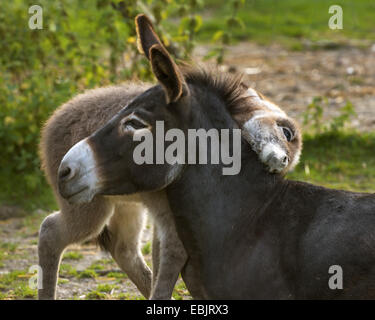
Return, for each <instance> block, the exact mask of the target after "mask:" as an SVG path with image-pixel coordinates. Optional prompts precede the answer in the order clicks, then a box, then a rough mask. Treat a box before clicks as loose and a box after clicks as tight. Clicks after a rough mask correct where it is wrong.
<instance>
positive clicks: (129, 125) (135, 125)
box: [123, 118, 148, 131]
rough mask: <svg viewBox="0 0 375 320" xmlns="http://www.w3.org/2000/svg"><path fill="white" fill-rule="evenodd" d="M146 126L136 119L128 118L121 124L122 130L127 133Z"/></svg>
mask: <svg viewBox="0 0 375 320" xmlns="http://www.w3.org/2000/svg"><path fill="white" fill-rule="evenodd" d="M147 127H148V125H147V124H146V123H144V122H142V121H140V120H138V119H135V118H130V119H127V120H125V121H124V122H123V129H124V130H129V131H135V130H140V129H144V128H147Z"/></svg>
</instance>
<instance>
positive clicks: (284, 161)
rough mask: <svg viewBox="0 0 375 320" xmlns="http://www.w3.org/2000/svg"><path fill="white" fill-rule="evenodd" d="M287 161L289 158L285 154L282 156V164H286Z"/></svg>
mask: <svg viewBox="0 0 375 320" xmlns="http://www.w3.org/2000/svg"><path fill="white" fill-rule="evenodd" d="M288 162H289V158H288V157H287V156H285V157H284V158H283V164H288Z"/></svg>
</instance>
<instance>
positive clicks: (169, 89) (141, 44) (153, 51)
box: [135, 14, 188, 103]
mask: <svg viewBox="0 0 375 320" xmlns="http://www.w3.org/2000/svg"><path fill="white" fill-rule="evenodd" d="M135 25H136V29H137V35H138V49H139V50H140V51H141V52H142V51H143V53H144V54H145V56H146V57H147V59H149V60H150V62H151V67H152V71H153V73H154V74H155V76H156V78H157V79H158V80H159V82H160V84H161V85H162V86H163V88H164V91H165V92H166V100H167V103H170V102H176V101H177V100H178V99H179V98H180V97H181V95H182V93H183V91H184V90H185V91H187V90H188V89H187V86H186V84H185V81H184V77H183V76H182V73H181V71H180V69H179V68H178V67H177V65H176V63H175V62H174V61H173V59H172V58H171V56H170V55H169V53H168V51H167V50H166V49H165V47H164V46H163V44H162V43H161V41H160V39H159V37H158V36H157V34H156V33H155V31H154V28H153V27H152V23H151V21H150V19H149V18H147V16H145V15H144V14H139V15H137V16H136V18H135Z"/></svg>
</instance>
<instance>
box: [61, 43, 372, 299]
mask: <svg viewBox="0 0 375 320" xmlns="http://www.w3.org/2000/svg"><path fill="white" fill-rule="evenodd" d="M143 42H144V43H146V46H145V47H144V51H145V54H146V55H147V56H148V57H149V58H150V61H151V65H152V69H153V71H154V73H155V75H156V77H157V78H158V80H159V82H160V84H161V85H159V86H154V87H152V88H150V89H148V90H146V91H145V92H143V93H141V94H139V95H138V96H136V97H135V98H134V99H133V100H132V101H131V102H130V103H129V104H128V105H127V106H126V107H125V108H123V109H122V110H120V111H119V113H118V114H117V115H116V116H115V117H113V118H112V119H111V120H110V121H109V122H108V123H107V124H105V125H104V126H103V127H102V128H100V129H98V130H97V131H95V132H94V133H93V134H91V135H90V136H89V137H88V138H86V139H84V140H82V141H81V142H79V143H78V144H77V145H75V146H74V147H73V148H72V149H70V151H69V152H68V153H67V154H66V155H65V157H64V159H63V160H62V162H61V164H60V168H59V180H58V184H59V190H60V193H61V195H62V196H63V197H64V198H65V199H68V200H69V201H70V202H72V203H82V202H86V203H89V202H90V201H92V199H95V197H96V196H98V195H123V194H129V195H130V194H134V193H141V192H152V191H157V190H161V189H165V190H166V194H167V197H168V201H169V204H170V206H171V209H172V212H173V215H174V218H175V222H176V226H177V231H178V235H179V237H180V238H181V240H182V242H183V245H184V247H185V249H186V250H187V253H188V256H189V260H188V263H187V265H186V266H185V268H186V267H188V268H190V269H191V270H193V271H194V275H193V278H194V280H195V281H194V284H195V285H196V284H198V291H199V293H200V294H201V295H202V296H203V297H205V298H208V299H253V298H254V299H256V298H272V299H309V298H319V299H332V298H375V290H373V288H374V285H375V250H374V248H375V236H374V227H375V195H373V194H360V193H352V192H346V191H339V190H331V189H326V188H322V187H318V186H314V185H311V184H307V183H300V182H295V181H290V180H286V179H284V178H283V177H282V176H281V175H278V174H273V175H272V174H270V173H267V172H265V171H264V169H263V165H262V164H261V162H260V161H259V159H258V157H257V155H256V153H255V152H254V151H252V150H251V149H250V148H248V143H247V141H245V139H243V140H242V147H241V153H242V155H241V159H242V169H241V172H240V173H239V174H238V175H227V176H223V175H222V168H223V167H224V164H223V163H220V164H219V165H217V164H212V165H211V164H206V165H202V164H177V165H173V166H172V165H169V164H167V163H165V164H144V165H137V164H136V163H135V162H134V160H133V151H134V149H135V148H136V147H137V146H138V144H139V142H135V141H134V140H133V134H134V132H136V131H137V130H144V129H149V130H151V132H152V134H153V136H155V134H156V133H155V130H156V121H164V124H165V130H168V129H172V128H178V129H180V130H182V131H183V132H185V133H187V131H188V130H189V129H200V128H203V129H205V130H209V129H217V130H220V129H226V128H229V129H232V128H233V129H234V128H237V126H238V125H237V123H236V122H235V121H234V119H233V115H234V114H235V113H236V112H235V110H236V109H237V108H238V106H239V105H240V98H239V96H240V94H239V93H238V91H236V87H234V86H231V85H228V83H223V82H221V81H218V80H217V78H215V77H213V76H211V75H207V74H202V73H199V72H182V71H181V70H180V69H179V68H178V67H177V66H176V64H175V63H174V62H173V61H172V59H171V58H170V56H169V55H168V53H167V52H166V51H165V49H164V48H163V47H162V46H161V45H160V44H159V43H158V41H157V40H156V39H155V37H153V36H151V37H149V38H147V39H144V40H143ZM237 102H238V103H237ZM134 119H137V120H136V121H135V120H134ZM185 136H186V135H185ZM232 147H233V148H234V146H233V145H232ZM207 153H208V156H209V155H210V150H208V151H207ZM78 154H80V155H82V156H80V157H78V158H77V157H75V156H74V155H78ZM93 197H94V198H93ZM88 220H89V217H88ZM88 223H90V222H89V221H88ZM332 266H336V267H339V268H341V269H342V270H343V275H344V277H343V289H342V290H341V289H337V288H335V287H332V286H330V285H329V283H330V282H329V280H330V277H331V276H332V275H331V274H329V271H330V270H331V269H330V268H331V267H332ZM185 281H186V284H187V286H188V288H190V286H191V284H192V282H191V279H189V278H186V279H185ZM195 288H196V287H195Z"/></svg>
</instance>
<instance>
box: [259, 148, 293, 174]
mask: <svg viewBox="0 0 375 320" xmlns="http://www.w3.org/2000/svg"><path fill="white" fill-rule="evenodd" d="M260 158H261V160H262V162H263V163H265V164H266V165H267V167H268V169H269V172H271V173H280V172H282V171H283V170H284V169H285V168H286V167H287V166H288V164H289V161H290V159H289V156H288V154H287V153H286V152H285V151H284V150H283V149H282V148H281V147H280V146H279V145H278V144H276V143H272V142H269V143H267V144H266V145H265V146H264V148H263V150H262V152H261V154H260Z"/></svg>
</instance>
